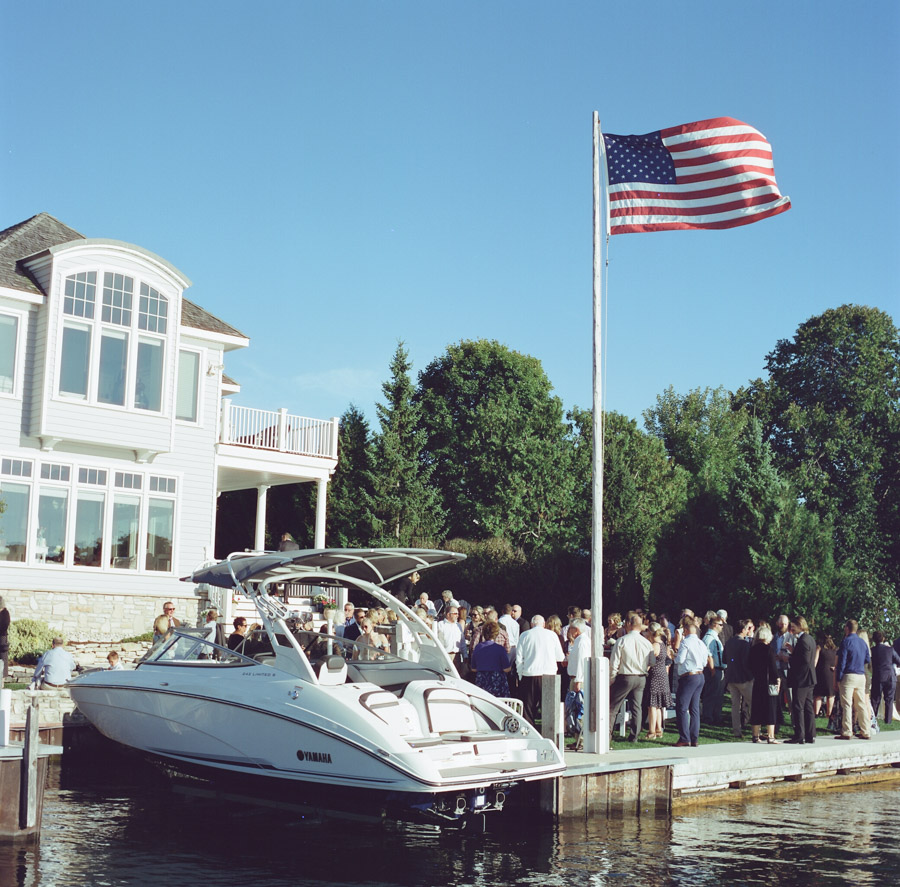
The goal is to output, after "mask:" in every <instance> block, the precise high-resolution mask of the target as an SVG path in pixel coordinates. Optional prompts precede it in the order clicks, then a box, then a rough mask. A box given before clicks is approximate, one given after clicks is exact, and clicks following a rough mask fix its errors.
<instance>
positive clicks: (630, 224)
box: [603, 117, 791, 234]
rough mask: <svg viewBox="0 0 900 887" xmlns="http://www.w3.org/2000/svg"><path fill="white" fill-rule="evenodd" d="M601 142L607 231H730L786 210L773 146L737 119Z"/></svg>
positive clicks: (787, 203)
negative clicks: (607, 211) (607, 205)
mask: <svg viewBox="0 0 900 887" xmlns="http://www.w3.org/2000/svg"><path fill="white" fill-rule="evenodd" d="M603 138H604V143H605V148H606V159H607V179H608V183H609V186H608V200H609V216H610V231H611V233H612V234H626V233H634V232H643V231H667V230H677V229H684V228H711V229H716V228H732V227H736V226H738V225H746V224H749V223H750V222H756V221H758V220H759V219H764V218H768V217H769V216H773V215H777V214H778V213H782V212H785V211H786V210H788V209H790V206H791V202H790V198H788V197H783V196H782V195H781V193H780V191H779V190H778V185H777V183H776V181H775V170H774V164H773V162H772V148H771V146H770V145H769V143H768V142H767V141H766V138H765V136H763V134H762V133H761V132H759V131H758V130H756V129H754V128H753V127H752V126H748V125H747V124H746V123H742V122H741V121H739V120H735V119H733V118H731V117H716V118H713V119H711V120H701V121H698V122H696V123H689V124H685V125H684V126H676V127H670V128H668V129H662V130H659V131H657V132H652V133H647V134H646V135H640V136H620V135H614V134H604V136H603Z"/></svg>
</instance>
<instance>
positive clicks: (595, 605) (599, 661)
mask: <svg viewBox="0 0 900 887" xmlns="http://www.w3.org/2000/svg"><path fill="white" fill-rule="evenodd" d="M593 124H594V299H593V304H594V337H593V346H594V360H593V401H594V402H593V419H592V428H593V449H592V476H593V485H592V500H593V520H592V525H591V624H592V626H594V627H595V629H596V630H593V631H591V668H590V672H589V675H590V679H589V681H588V686H587V687H586V688H585V689H586V692H585V694H584V695H585V701H586V708H587V711H586V712H585V714H586V720H587V724H586V725H585V726H586V729H585V731H584V733H585V737H584V738H585V742H584V749H585V751H586V752H589V753H593V754H606V752H608V751H609V664H608V663H607V661H606V659H605V657H604V656H603V646H602V644H601V641H600V638H601V636H602V633H603V395H602V390H603V363H602V358H603V354H602V348H603V344H602V343H603V338H602V322H603V321H602V318H603V312H602V296H603V292H602V290H603V257H602V244H603V234H602V228H607V230H608V222H607V223H606V224H605V225H601V214H600V187H601V181H600V157H601V154H602V153H603V135H602V134H601V131H600V116H599V114H598V113H597V112H596V111H594V121H593Z"/></svg>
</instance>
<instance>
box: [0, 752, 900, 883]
mask: <svg viewBox="0 0 900 887" xmlns="http://www.w3.org/2000/svg"><path fill="white" fill-rule="evenodd" d="M98 769H99V768H98ZM43 824H44V827H43V831H42V834H41V838H40V841H39V842H28V841H20V840H9V839H7V840H4V839H0V887H51V885H52V887H70V885H90V887H94V885H96V887H107V885H108V887H119V885H150V884H160V885H164V887H181V885H198V887H219V885H236V884H239V885H246V887H288V885H290V887H293V885H326V884H338V885H368V884H373V885H425V887H438V885H485V887H487V885H491V887H494V885H534V887H544V885H632V884H634V885H647V887H654V885H664V884H679V885H681V884H684V885H691V887H700V885H720V884H727V885H731V884H769V885H779V887H788V885H822V884H853V885H860V884H876V883H885V884H891V883H896V879H897V878H898V877H900V785H898V784H897V783H896V782H895V783H886V784H882V785H880V786H877V785H876V786H870V787H859V788H848V789H842V790H826V791H823V792H821V793H807V792H805V793H799V794H794V795H783V794H781V795H773V796H771V797H770V798H768V799H763V800H757V801H752V802H749V803H727V804H721V805H716V806H709V807H705V808H703V809H701V810H696V811H691V812H689V813H685V814H679V815H675V816H672V817H663V818H654V817H651V816H645V817H641V818H623V819H612V820H605V819H595V820H592V821H591V822H589V823H586V824H585V823H577V824H572V823H564V824H561V825H558V826H554V825H552V824H548V823H546V822H544V823H543V824H538V823H527V822H526V823H522V822H521V821H519V820H516V822H515V823H512V822H509V823H507V824H504V822H503V821H501V819H498V818H495V819H494V820H493V821H490V824H489V827H488V831H487V833H485V834H475V833H471V832H439V831H438V830H436V829H435V828H433V827H431V826H413V825H401V824H396V823H392V824H381V823H377V824H376V823H365V824H363V823H357V822H334V821H327V822H324V823H323V822H322V821H320V820H318V819H317V818H315V817H311V818H301V817H299V816H297V815H295V814H288V813H285V812H284V811H280V810H271V809H265V808H247V807H243V806H242V807H230V806H229V805H227V804H223V803H221V802H216V801H213V800H211V799H206V798H202V797H201V798H197V797H194V796H192V795H184V794H182V793H177V792H173V791H172V790H171V788H170V787H169V785H168V783H167V781H166V780H165V778H164V777H162V776H161V775H160V776H156V775H149V776H148V773H147V772H134V771H128V770H127V769H125V770H118V771H115V770H114V771H108V770H107V772H106V774H105V776H104V777H102V778H99V779H98V777H97V773H96V772H95V773H84V772H81V773H78V774H74V775H69V774H68V773H67V774H66V775H65V776H64V777H63V778H61V777H60V774H59V771H58V769H55V770H54V771H53V773H52V774H51V779H50V785H49V786H48V789H47V793H46V796H45V807H44V821H43Z"/></svg>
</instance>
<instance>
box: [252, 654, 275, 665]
mask: <svg viewBox="0 0 900 887" xmlns="http://www.w3.org/2000/svg"><path fill="white" fill-rule="evenodd" d="M253 658H254V659H255V660H256V661H257V662H259V663H260V664H261V665H274V664H275V654H274V653H257V654H256V655H255V656H254V657H253Z"/></svg>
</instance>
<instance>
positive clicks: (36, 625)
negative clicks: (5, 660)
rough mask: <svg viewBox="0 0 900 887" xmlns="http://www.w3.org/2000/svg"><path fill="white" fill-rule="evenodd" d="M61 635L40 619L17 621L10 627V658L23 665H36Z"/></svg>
mask: <svg viewBox="0 0 900 887" xmlns="http://www.w3.org/2000/svg"><path fill="white" fill-rule="evenodd" d="M59 634H60V632H58V631H57V630H56V629H53V628H50V626H49V625H47V623H46V622H41V620H40V619H16V621H15V622H13V623H12V624H11V625H10V626H9V658H10V660H11V661H16V662H19V663H21V664H22V665H34V663H36V662H37V661H38V659H39V658H40V657H41V656H42V655H43V654H44V652H45V651H46V650H49V649H50V647H51V645H52V644H53V638H54V637H57V636H58V635H59Z"/></svg>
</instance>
